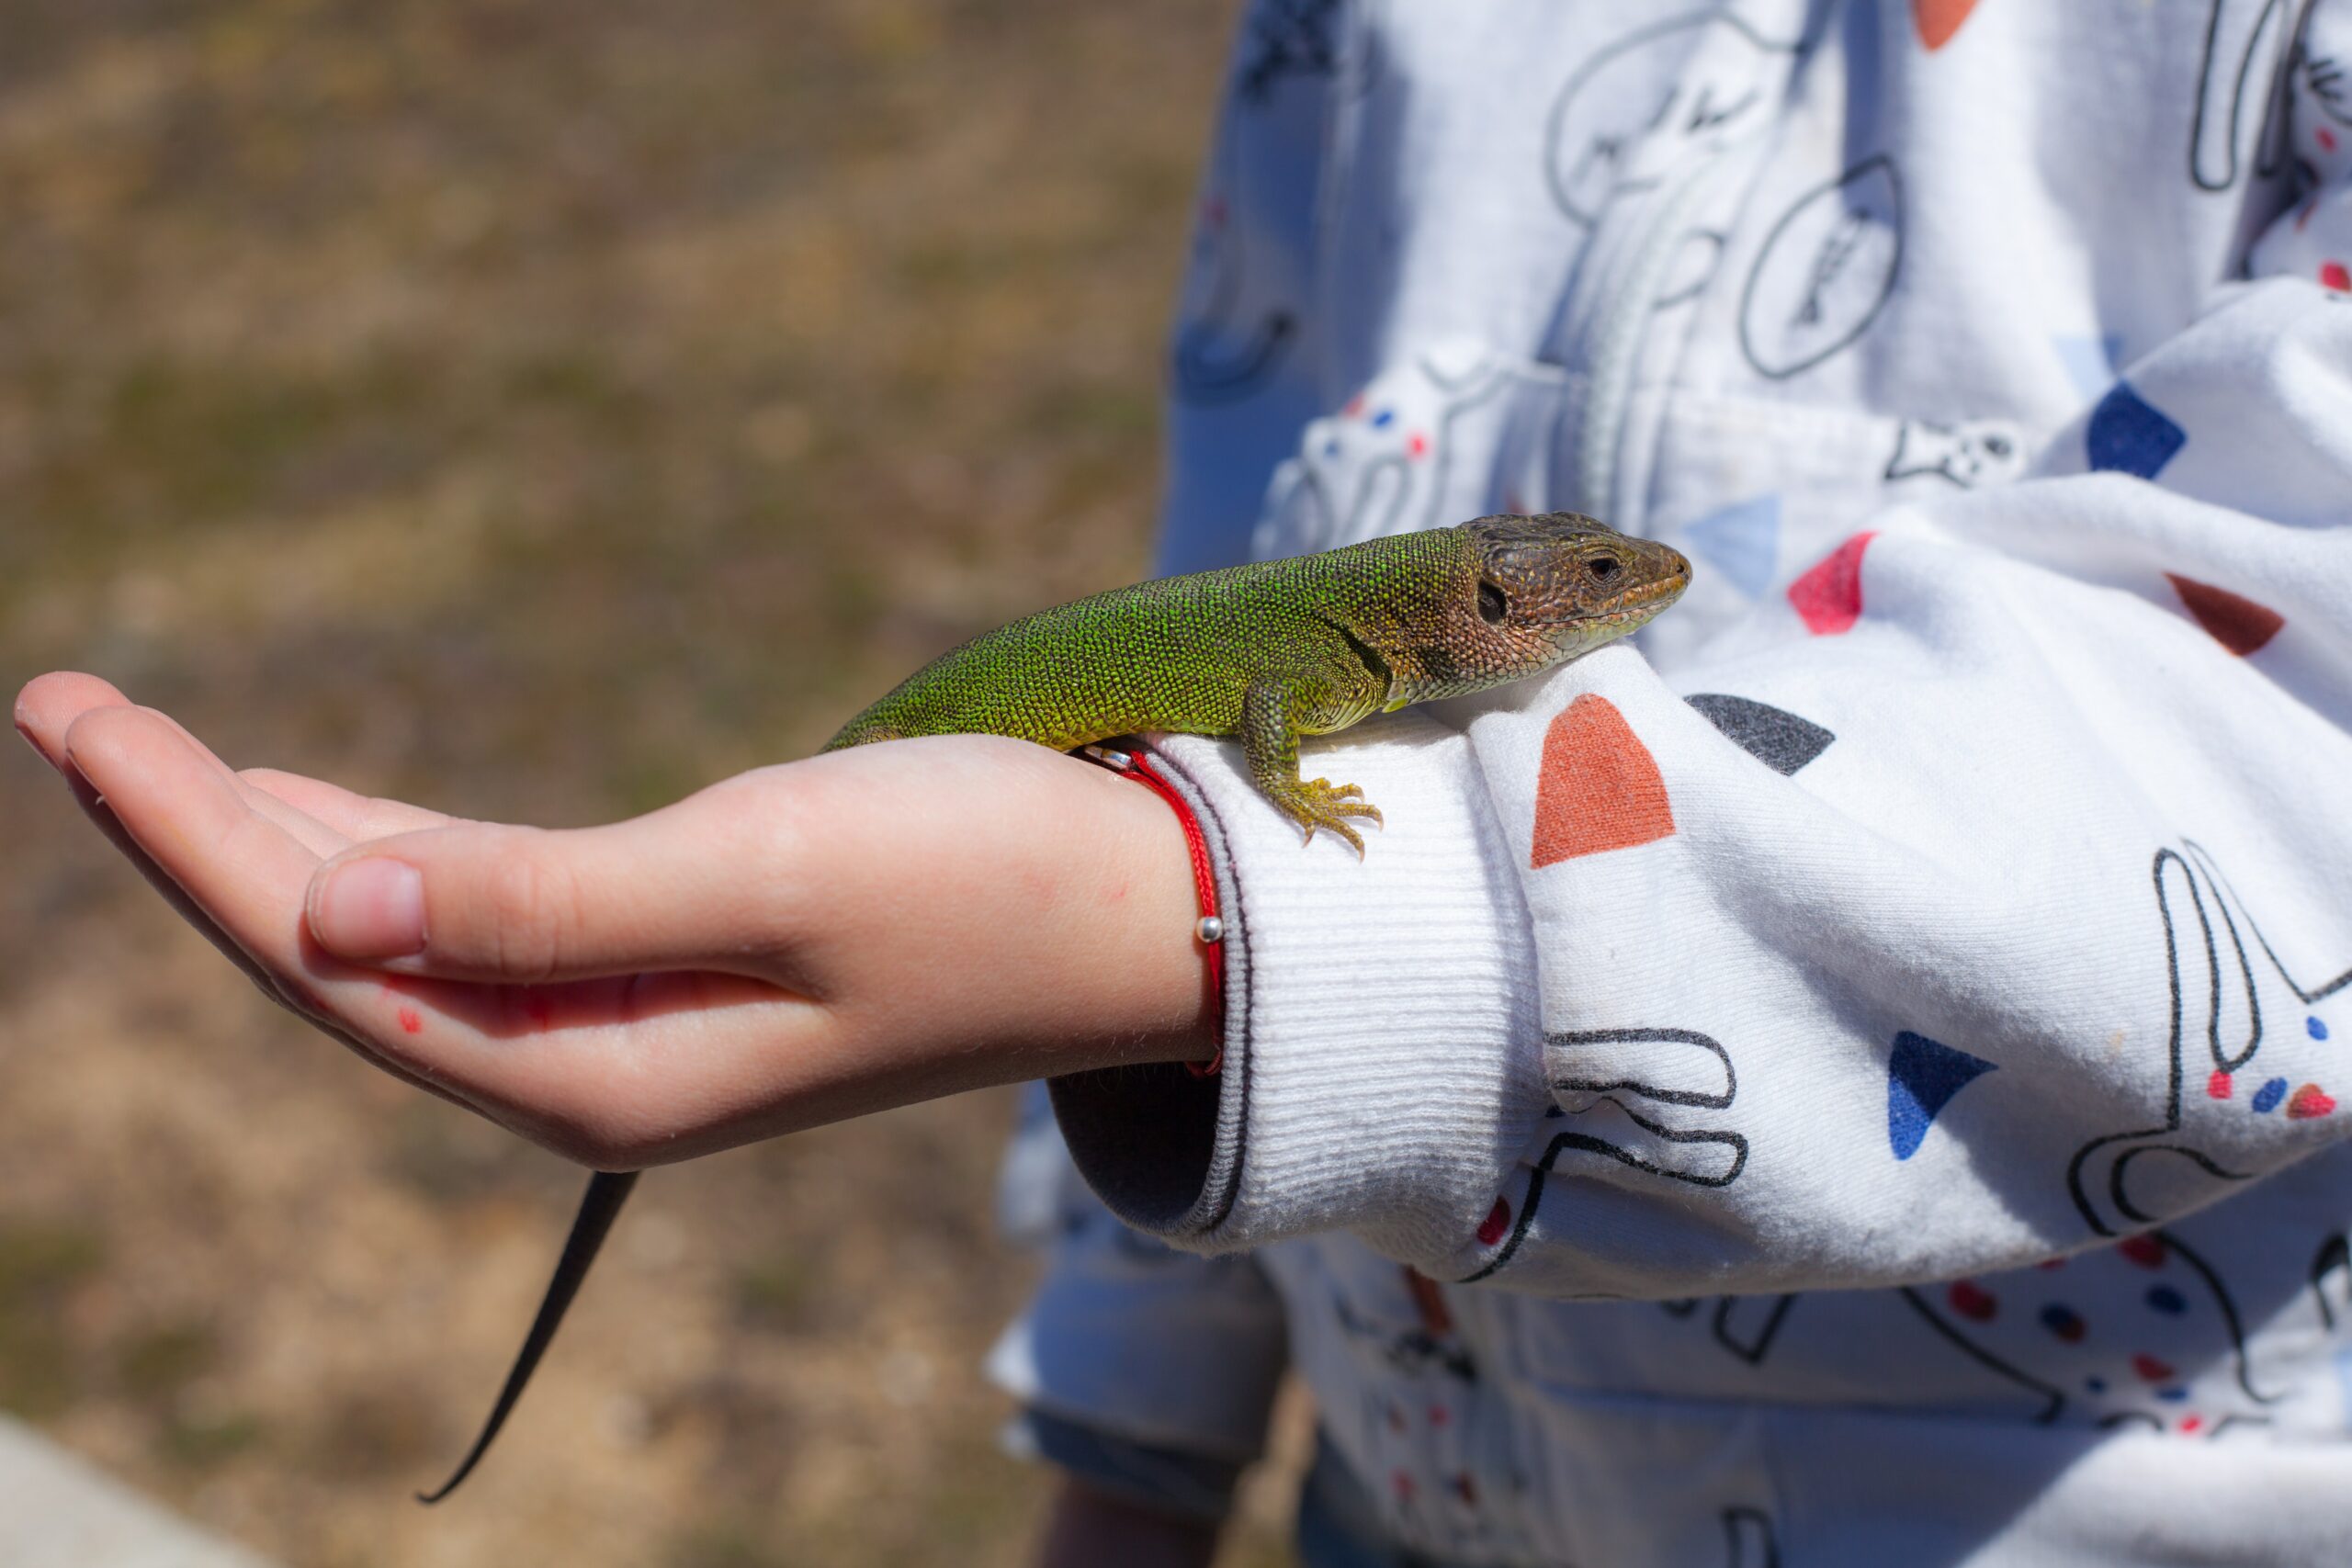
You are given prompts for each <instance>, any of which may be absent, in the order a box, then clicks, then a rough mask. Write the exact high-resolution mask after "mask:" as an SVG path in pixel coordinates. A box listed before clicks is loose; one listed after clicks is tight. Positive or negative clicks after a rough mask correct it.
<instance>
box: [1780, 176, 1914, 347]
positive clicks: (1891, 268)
mask: <svg viewBox="0 0 2352 1568" xmlns="http://www.w3.org/2000/svg"><path fill="white" fill-rule="evenodd" d="M1902 270H1903V180H1902V176H1901V175H1899V174H1897V173H1896V171H1895V167H1894V160H1893V159H1892V158H1890V157H1888V156H1887V155H1886V154H1885V153H1883V152H1882V153H1879V154H1876V155H1875V156H1872V157H1869V158H1865V159H1863V160H1862V161H1861V162H1860V163H1859V164H1855V165H1854V166H1853V167H1852V168H1850V169H1848V170H1847V171H1846V172H1845V173H1844V174H1842V175H1839V176H1838V178H1837V179H1835V180H1833V181H1831V182H1830V183H1829V184H1827V185H1826V186H1820V187H1818V188H1817V189H1815V190H1811V191H1808V192H1806V193H1805V194H1804V196H1803V197H1799V198H1798V199H1797V201H1796V203H1795V205H1793V206H1792V207H1791V208H1790V209H1788V211H1787V212H1785V213H1783V214H1781V220H1780V221H1779V222H1777V223H1775V224H1774V225H1773V226H1772V231H1771V233H1770V235H1769V236H1767V237H1766V239H1765V241H1764V248H1763V249H1762V250H1761V251H1759V252H1758V254H1757V257H1756V263H1755V265H1754V266H1752V267H1751V268H1749V270H1748V274H1747V287H1746V288H1745V289H1744V290H1743V291H1742V293H1741V295H1740V300H1739V347H1740V352H1741V353H1742V354H1745V355H1747V362H1748V364H1750V365H1752V366H1754V367H1756V369H1757V372H1758V374H1759V375H1763V376H1768V377H1770V378H1772V379H1774V380H1781V379H1783V378H1787V377H1790V376H1793V375H1795V374H1797V372H1799V371H1801V370H1809V369H1811V368H1812V367H1815V366H1816V365H1818V364H1820V363H1821V362H1822V361H1823V360H1825V359H1826V358H1828V357H1829V356H1830V355H1833V354H1835V353H1837V352H1838V350H1839V349H1841V348H1844V347H1846V346H1847V345H1848V344H1851V343H1853V342H1854V341H1855V340H1856V339H1858V338H1860V336H1861V335H1862V333H1864V332H1866V331H1868V330H1869V328H1870V325H1871V322H1872V321H1875V320H1877V319H1878V313H1879V311H1880V310H1882V309H1883V307H1884V306H1885V304H1886V301H1887V299H1888V298H1889V297H1890V296H1892V295H1893V294H1894V284H1895V279H1896V278H1897V277H1898V276H1900V275H1901V273H1902Z"/></svg>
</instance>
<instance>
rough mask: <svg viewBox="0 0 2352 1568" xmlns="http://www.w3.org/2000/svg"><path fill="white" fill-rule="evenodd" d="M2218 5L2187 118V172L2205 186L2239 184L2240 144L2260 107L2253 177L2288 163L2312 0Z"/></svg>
mask: <svg viewBox="0 0 2352 1568" xmlns="http://www.w3.org/2000/svg"><path fill="white" fill-rule="evenodd" d="M2212 7H2213V8H2212V10H2211V13H2209V14H2208V16H2207V17H2206V21H2205V45H2204V51H2203V53H2202V56H2201V57H2200V59H2199V62H2198V68H2197V103H2196V107H2195V108H2194V109H2193V110H2192V111H2191V113H2190V117H2189V126H2188V177H2189V178H2190V179H2191V180H2193V181H2194V182H2196V185H2197V187H2198V189H2199V190H2211V191H2221V190H2228V189H2229V188H2230V187H2231V186H2234V185H2236V184H2237V183H2238V175H2239V172H2240V171H2239V167H2238V156H2239V154H2238V146H2239V141H2240V139H2241V136H2242V134H2243V128H2244V127H2245V123H2246V121H2247V119H2248V118H2250V117H2251V115H2252V114H2253V113H2254V112H2256V111H2257V109H2258V112H2259V113H2260V115H2261V117H2262V123H2261V129H2260V130H2257V131H2256V134H2255V142H2254V172H2255V175H2256V177H2267V176H2268V175H2274V174H2276V173H2278V170H2279V168H2280V167H2281V166H2282V165H2283V164H2285V163H2286V159H2287V152H2288V147H2287V137H2288V131H2289V129H2290V122H2291V119H2292V117H2291V116H2290V114H2289V113H2288V112H2287V104H2288V90H2289V87H2290V84H2291V80H2292V77H2293V73H2294V65H2295V62H2296V59H2297V57H2298V56H2299V55H2300V54H2301V49H2302V38H2303V28H2304V27H2305V26H2306V25H2307V24H2308V23H2309V21H2310V19H2311V0H2301V4H2296V3H2295V0H2212ZM2290 18H2291V19H2290ZM2265 66H2268V67H2269V68H2270V69H2269V70H2268V71H2267V72H2266V71H2265V70H2264V69H2263V68H2264V67H2265ZM2257 97H2258V99H2259V103H2258V104H2257V102H2256V99H2257Z"/></svg>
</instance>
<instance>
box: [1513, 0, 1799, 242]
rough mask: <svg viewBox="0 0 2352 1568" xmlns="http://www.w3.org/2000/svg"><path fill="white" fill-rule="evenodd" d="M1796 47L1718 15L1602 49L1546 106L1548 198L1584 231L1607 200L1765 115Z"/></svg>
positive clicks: (1726, 141)
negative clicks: (1774, 84)
mask: <svg viewBox="0 0 2352 1568" xmlns="http://www.w3.org/2000/svg"><path fill="white" fill-rule="evenodd" d="M1802 47H1803V43H1802V40H1791V41H1785V42H1784V41H1781V40H1779V39H1768V38H1765V37H1764V36H1763V35H1761V34H1760V33H1758V32H1757V31H1756V29H1755V28H1751V27H1749V26H1748V25H1747V23H1746V22H1744V21H1742V20H1740V18H1738V17H1731V16H1725V15H1723V14H1722V13H1720V12H1696V13H1692V14H1691V15H1688V16H1681V17H1671V18H1669V19H1668V20H1666V21H1663V22H1656V23H1653V24H1651V25H1650V26H1648V27H1645V28H1639V29H1637V30H1635V31H1634V32H1632V33H1628V34H1627V35H1626V36H1625V37H1623V38H1622V39H1618V40H1617V41H1616V42H1615V43H1612V44H1610V45H1608V46H1606V47H1605V48H1603V49H1602V50H1600V52H1598V53H1596V54H1594V55H1593V56H1591V57H1590V58H1589V59H1588V60H1586V61H1585V62H1584V63H1583V64H1582V65H1580V66H1578V67H1577V71H1576V73H1575V74H1574V75H1572V76H1570V77H1569V78H1568V80H1567V82H1566V84H1565V85H1563V86H1562V87H1561V89H1560V96H1558V97H1557V98H1555V99H1554V100H1553V102H1552V109H1551V114H1550V117H1549V118H1548V119H1547V120H1546V122H1545V128H1544V179H1545V182H1546V184H1548V185H1549V186H1550V187H1551V191H1552V199H1553V200H1554V201H1555V203H1557V204H1558V206H1559V209H1560V210H1561V211H1562V212H1564V213H1566V215H1567V216H1568V218H1569V219H1570V220H1573V221H1575V222H1577V223H1578V224H1584V225H1589V224H1590V223H1591V222H1592V221H1593V220H1595V219H1596V218H1598V217H1599V216H1600V209H1602V208H1603V207H1605V206H1607V205H1608V203H1609V200H1610V198H1611V197H1615V196H1618V195H1621V194H1623V193H1624V192H1627V191H1634V190H1645V189H1647V188H1649V187H1650V186H1655V185H1656V184H1657V182H1658V180H1659V178H1660V177H1661V176H1662V175H1664V174H1665V173H1666V172H1667V171H1668V169H1670V168H1673V167H1675V166H1678V165H1679V164H1683V163H1685V162H1687V161H1689V159H1690V158H1691V156H1692V155H1693V154H1694V153H1698V154H1702V155H1703V154H1705V153H1710V152H1717V151H1720V150H1722V149H1723V148H1724V147H1726V146H1729V145H1730V144H1731V143H1732V142H1734V141H1737V140H1738V139H1740V138H1741V137H1743V136H1746V135H1747V134H1749V133H1750V132H1752V131H1753V130H1756V129H1757V127H1758V125H1759V124H1760V122H1761V121H1762V120H1763V118H1764V117H1765V115H1766V114H1767V113H1768V112H1769V101H1770V100H1769V95H1768V91H1767V88H1768V85H1769V84H1770V82H1771V81H1772V80H1773V79H1774V78H1775V77H1777V76H1778V75H1779V74H1780V73H1781V69H1782V67H1783V65H1784V63H1785V57H1787V56H1789V55H1792V54H1794V53H1796V52H1797V51H1799V50H1800V49H1801V48H1802Z"/></svg>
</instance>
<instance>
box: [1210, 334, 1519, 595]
mask: <svg viewBox="0 0 2352 1568" xmlns="http://www.w3.org/2000/svg"><path fill="white" fill-rule="evenodd" d="M1512 383H1513V372H1512V371H1511V370H1510V368H1509V367H1507V366H1506V365H1505V364H1503V363H1502V362H1501V361H1500V360H1499V359H1498V358H1497V356H1496V355H1493V354H1492V353H1490V352H1488V351H1487V350H1486V349H1484V348H1483V347H1481V348H1478V349H1477V350H1476V351H1475V352H1467V351H1465V350H1464V349H1462V348H1456V347H1446V346H1442V347H1437V348H1432V349H1430V350H1428V351H1427V352H1424V353H1422V354H1420V355H1416V356H1415V357H1414V358H1413V359H1412V360H1410V361H1408V363H1406V364H1405V365H1402V366H1398V367H1394V368H1392V369H1390V370H1387V371H1384V372H1383V373H1382V374H1381V375H1379V376H1377V377H1375V378H1374V379H1373V381H1372V383H1371V384H1370V385H1369V386H1367V387H1365V388H1364V389H1363V392H1361V393H1360V394H1358V395H1357V396H1356V397H1355V398H1354V399H1352V400H1350V402H1349V404H1348V407H1347V408H1346V409H1345V410H1343V411H1342V412H1340V413H1338V414H1336V415H1333V416H1331V417H1329V418H1325V419H1318V420H1316V421H1315V422H1314V423H1310V424H1309V425H1308V426H1307V427H1306V432H1305V433H1304V434H1303V435H1302V436H1301V438H1300V441H1299V450H1298V455H1297V456H1296V457H1292V458H1289V459H1287V460H1285V461H1284V462H1283V465H1282V466H1281V467H1280V468H1277V469H1276V470H1275V473H1274V477H1273V479H1272V481H1270V482H1269V484H1268V486H1267V495H1266V505H1265V512H1264V515H1263V517H1262V519H1261V523H1260V525H1259V526H1260V533H1259V537H1258V539H1257V541H1256V544H1257V546H1258V547H1259V548H1260V549H1261V551H1266V550H1271V551H1272V552H1273V553H1276V554H1283V555H1290V554H1298V553H1301V552H1304V551H1309V550H1322V549H1330V548H1332V547H1336V546H1340V545H1347V544H1355V543H1358V542H1360V541H1362V540H1365V539H1374V538H1379V537H1382V536H1385V535H1389V534H1397V533H1403V532H1406V531H1408V530H1410V529H1415V528H1435V527H1440V526H1442V525H1444V524H1446V523H1449V522H1451V521H1453V514H1454V513H1459V512H1460V511H1461V507H1462V505H1463V502H1464V498H1462V497H1459V496H1457V495H1455V494H1454V487H1453V478H1454V474H1455V472H1456V461H1457V450H1458V448H1459V447H1460V446H1462V439H1461V436H1460V434H1459V431H1460V429H1461V427H1462V423H1463V421H1464V419H1465V418H1466V417H1467V416H1468V415H1470V414H1471V413H1472V412H1473V411H1475V410H1477V409H1479V408H1481V407H1483V406H1484V405H1486V404H1487V403H1488V402H1490V401H1492V400H1494V399H1496V398H1497V397H1498V396H1500V395H1502V394H1503V393H1504V392H1505V391H1507V390H1508V389H1510V387H1511V385H1512ZM1465 515H1466V513H1465Z"/></svg>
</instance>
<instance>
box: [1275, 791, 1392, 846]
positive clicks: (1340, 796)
mask: <svg viewBox="0 0 2352 1568" xmlns="http://www.w3.org/2000/svg"><path fill="white" fill-rule="evenodd" d="M1276 804H1277V805H1279V806H1280V807H1282V808H1283V810H1284V811H1286V812H1288V813H1289V814H1290V816H1291V817H1292V818H1294V819H1295V820H1296V821H1297V823H1298V825H1299V826H1300V827H1302V828H1304V829H1306V842H1307V843H1310V844H1311V843H1313V842H1314V841H1315V830H1316V829H1317V828H1328V829H1330V830H1331V831H1332V832H1333V833H1335V834H1337V835H1338V836H1339V837H1340V838H1342V839H1345V840H1347V841H1348V843H1349V844H1350V845H1351V847H1352V848H1353V849H1354V850H1355V852H1356V856H1357V858H1358V859H1362V858H1363V834H1361V833H1358V832H1357V831H1356V830H1355V829H1353V828H1352V827H1351V826H1349V824H1348V819H1349V818H1361V819H1363V820H1364V821H1368V822H1371V823H1373V824H1374V826H1385V824H1384V823H1383V822H1382V818H1381V815H1380V807H1377V806H1374V805H1373V804H1372V802H1370V801H1368V800H1366V799H1364V797H1363V790H1361V789H1359V788H1357V787H1356V786H1355V785H1354V784H1332V783H1331V782H1330V781H1329V779H1301V780H1300V781H1299V784H1298V790H1297V793H1296V794H1295V795H1291V796H1290V797H1288V798H1287V799H1283V800H1281V801H1278V802H1276Z"/></svg>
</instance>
